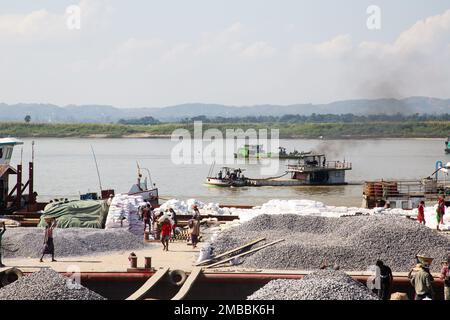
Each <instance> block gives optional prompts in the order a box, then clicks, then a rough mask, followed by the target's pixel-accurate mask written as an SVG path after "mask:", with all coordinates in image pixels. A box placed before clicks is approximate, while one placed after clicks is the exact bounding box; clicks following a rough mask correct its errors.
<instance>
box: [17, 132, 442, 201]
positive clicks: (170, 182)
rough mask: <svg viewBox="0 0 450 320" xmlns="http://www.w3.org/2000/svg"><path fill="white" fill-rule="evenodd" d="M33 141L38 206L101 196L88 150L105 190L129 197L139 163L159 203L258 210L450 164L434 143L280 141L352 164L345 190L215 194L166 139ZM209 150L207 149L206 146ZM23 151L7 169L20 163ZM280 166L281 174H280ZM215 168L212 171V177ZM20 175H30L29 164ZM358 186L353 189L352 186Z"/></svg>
mask: <svg viewBox="0 0 450 320" xmlns="http://www.w3.org/2000/svg"><path fill="white" fill-rule="evenodd" d="M33 140H34V141H35V189H36V191H37V192H38V194H39V199H40V200H48V199H51V198H53V197H69V198H77V197H78V195H79V193H85V192H88V191H90V192H98V190H99V187H98V178H97V173H96V169H95V163H94V160H93V156H92V153H91V145H92V146H93V148H94V150H95V153H96V156H97V161H98V165H99V170H100V175H101V179H102V184H103V188H104V189H105V188H111V189H115V190H116V192H127V191H128V190H129V187H130V186H131V185H132V184H133V183H135V181H136V161H138V162H139V164H140V165H141V167H146V168H149V169H150V171H151V175H152V179H153V182H154V183H156V185H157V187H158V188H159V192H160V196H162V197H164V198H173V197H175V198H179V199H188V198H196V199H199V200H202V201H205V202H219V203H223V204H250V205H259V204H262V203H264V202H266V201H268V200H270V199H313V200H319V201H322V202H324V203H326V204H329V205H345V206H360V204H361V199H362V198H361V196H362V185H361V184H360V183H361V182H362V181H364V180H371V179H381V178H383V179H420V178H422V177H425V176H428V175H430V174H431V173H432V172H433V171H434V168H435V163H436V161H437V160H441V161H443V162H450V156H449V155H445V153H444V141H443V140H439V139H435V140H434V139H423V140H422V139H383V140H330V141H324V140H281V141H280V145H281V146H284V147H287V149H288V150H293V149H294V148H295V149H297V150H299V151H301V150H303V151H309V150H317V151H322V152H324V153H326V154H327V160H340V161H342V160H344V159H345V160H346V161H348V162H351V163H352V164H353V170H351V171H348V172H347V181H348V182H349V183H351V184H350V185H347V186H337V187H278V188H275V187H260V188H231V189H229V188H217V187H209V186H206V185H204V184H203V182H204V180H205V177H206V176H207V175H208V172H209V170H210V165H209V164H207V163H205V164H183V165H176V164H174V163H173V162H172V160H171V152H172V149H173V147H174V146H176V145H177V142H172V141H170V140H169V139H67V138H64V139H53V138H48V139H47V138H39V139H33ZM23 141H24V143H25V144H24V145H23V162H24V164H25V163H26V162H28V161H29V160H30V159H31V141H32V139H23ZM206 145H207V144H206ZM20 157H21V150H20V146H19V147H17V148H16V149H15V150H14V155H13V160H12V164H13V165H16V164H17V163H18V162H19V161H20ZM287 163H288V162H286V161H280V163H279V169H278V172H279V173H282V172H284V170H285V168H286V164H287ZM236 166H239V167H241V168H245V169H246V171H245V175H246V176H249V177H255V178H256V177H260V176H261V172H260V169H261V165H259V164H256V163H253V164H237V165H236ZM219 167H220V165H216V167H215V170H214V171H215V172H216V171H217V170H218V168H219ZM24 171H27V168H26V165H25V168H24ZM353 183H355V184H353Z"/></svg>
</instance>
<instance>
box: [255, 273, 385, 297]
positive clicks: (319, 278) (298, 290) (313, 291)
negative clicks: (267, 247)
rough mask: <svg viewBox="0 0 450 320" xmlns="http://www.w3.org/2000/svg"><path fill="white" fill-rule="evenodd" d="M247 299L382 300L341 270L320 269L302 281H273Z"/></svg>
mask: <svg viewBox="0 0 450 320" xmlns="http://www.w3.org/2000/svg"><path fill="white" fill-rule="evenodd" d="M247 299H248V300H378V297H377V296H375V295H374V294H373V293H372V292H371V291H370V290H369V289H368V288H367V287H366V286H364V285H363V284H361V283H359V282H357V281H355V280H353V279H352V278H351V277H349V276H348V275H346V274H345V273H343V272H341V271H329V270H320V271H316V272H313V273H311V274H309V275H307V276H305V277H304V278H303V279H301V280H285V279H279V280H272V281H270V282H269V283H268V284H266V285H265V286H264V287H262V288H261V289H259V290H258V291H256V292H255V293H253V294H252V295H251V296H249V297H248V298H247Z"/></svg>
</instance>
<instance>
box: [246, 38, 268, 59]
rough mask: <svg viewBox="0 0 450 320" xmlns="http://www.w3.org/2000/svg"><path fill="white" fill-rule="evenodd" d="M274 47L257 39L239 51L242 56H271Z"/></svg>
mask: <svg viewBox="0 0 450 320" xmlns="http://www.w3.org/2000/svg"><path fill="white" fill-rule="evenodd" d="M276 51H277V50H276V49H275V48H274V47H272V46H271V45H269V44H268V43H267V42H264V41H258V42H255V43H253V44H251V45H249V46H248V47H246V48H244V49H243V50H242V52H241V54H242V56H244V57H248V58H255V57H262V58H268V57H272V56H273V55H274V54H275V53H276Z"/></svg>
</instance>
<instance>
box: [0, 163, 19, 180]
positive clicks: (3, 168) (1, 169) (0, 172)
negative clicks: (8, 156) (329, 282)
mask: <svg viewBox="0 0 450 320" xmlns="http://www.w3.org/2000/svg"><path fill="white" fill-rule="evenodd" d="M16 173H17V172H16V169H14V168H13V167H11V166H10V165H9V164H0V178H2V177H3V176H4V175H5V174H16Z"/></svg>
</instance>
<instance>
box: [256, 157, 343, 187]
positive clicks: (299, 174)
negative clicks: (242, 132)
mask: <svg viewBox="0 0 450 320" xmlns="http://www.w3.org/2000/svg"><path fill="white" fill-rule="evenodd" d="M351 169H352V164H351V163H350V162H346V161H345V160H344V161H327V159H326V156H325V155H324V154H319V153H312V152H310V153H307V154H303V155H301V157H300V159H299V160H298V162H297V163H295V164H288V165H287V170H286V172H285V174H283V175H282V176H280V177H275V178H266V179H249V181H248V184H249V185H252V186H307V185H320V186H327V185H345V184H347V182H346V181H345V172H346V171H347V170H351ZM288 174H289V175H290V178H288V179H280V178H281V177H283V176H285V175H288Z"/></svg>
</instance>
